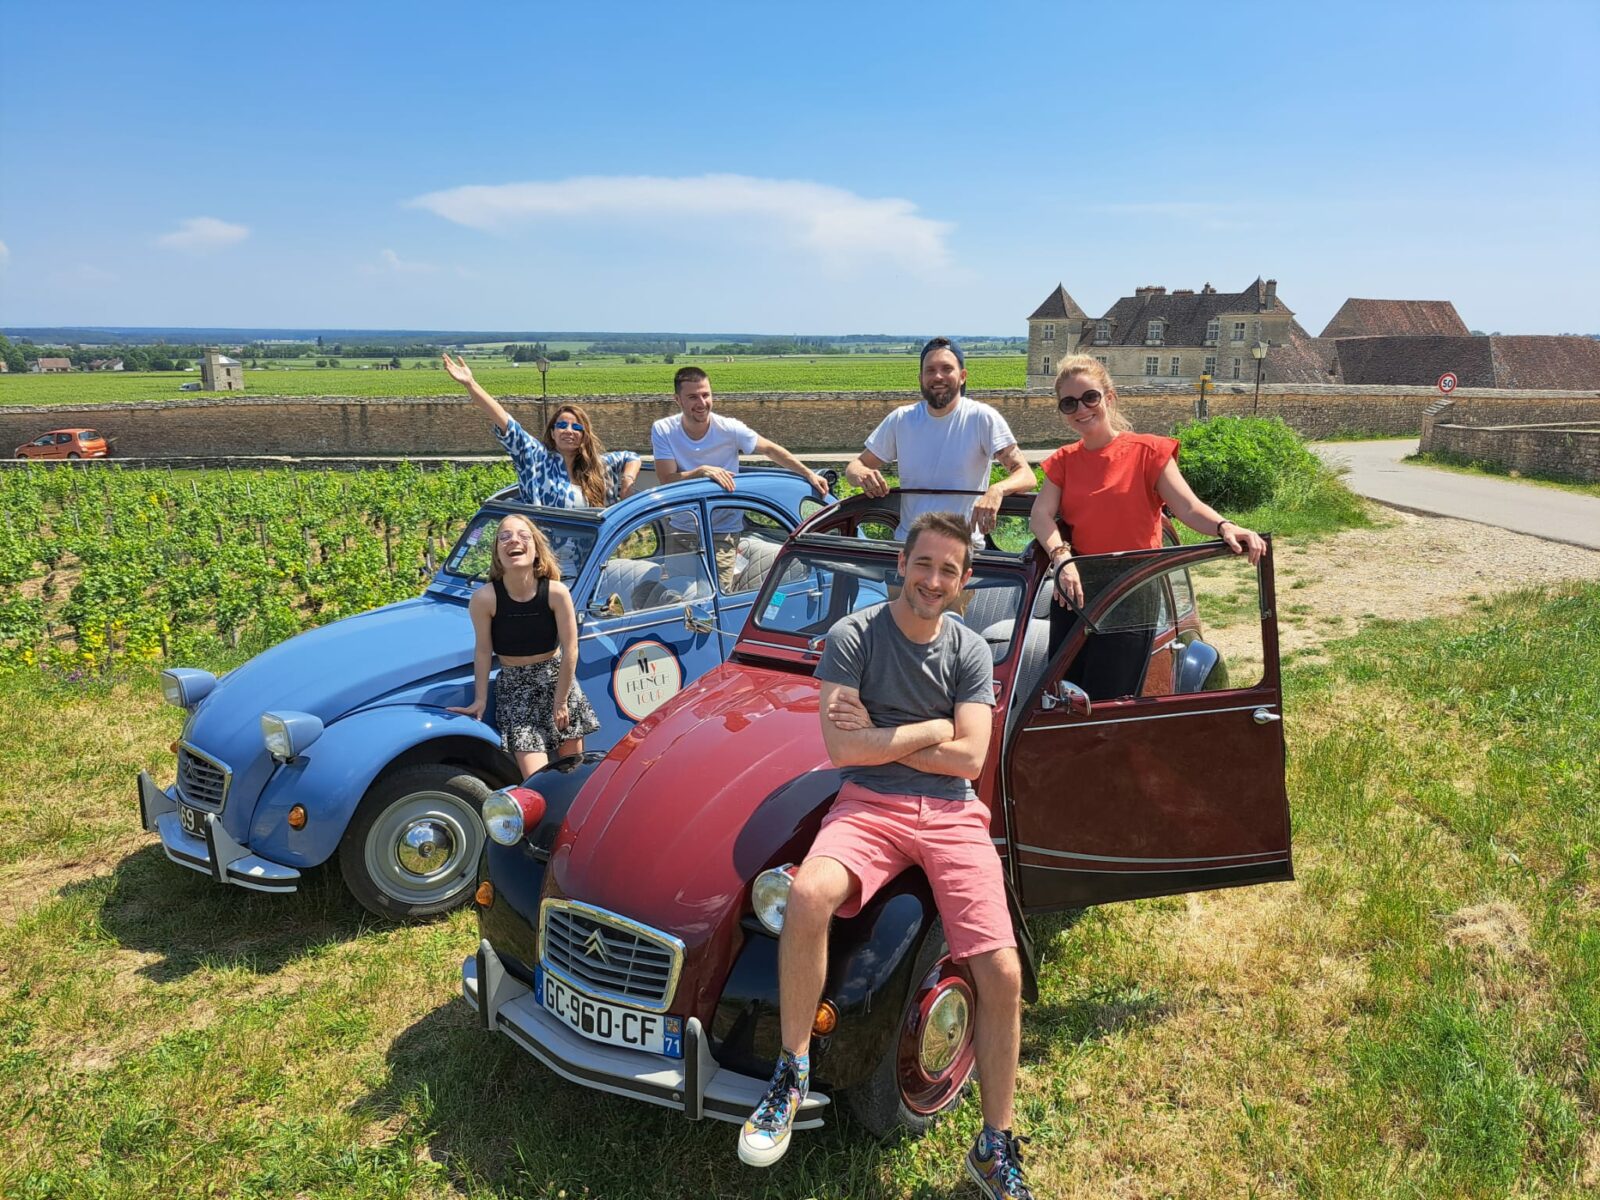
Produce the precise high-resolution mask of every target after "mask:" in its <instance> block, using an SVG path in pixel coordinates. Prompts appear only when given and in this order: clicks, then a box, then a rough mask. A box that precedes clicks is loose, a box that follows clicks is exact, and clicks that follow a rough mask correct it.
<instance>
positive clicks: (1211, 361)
mask: <svg viewBox="0 0 1600 1200" xmlns="http://www.w3.org/2000/svg"><path fill="white" fill-rule="evenodd" d="M1206 374H1207V375H1209V376H1211V378H1213V379H1215V378H1216V377H1217V356H1216V355H1215V354H1208V355H1206Z"/></svg>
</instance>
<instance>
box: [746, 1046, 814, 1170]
mask: <svg viewBox="0 0 1600 1200" xmlns="http://www.w3.org/2000/svg"><path fill="white" fill-rule="evenodd" d="M805 1098H806V1093H805V1089H804V1088H802V1087H801V1086H800V1078H799V1075H798V1074H797V1072H796V1071H795V1065H794V1060H793V1059H792V1058H790V1057H789V1056H788V1055H787V1054H784V1055H782V1056H781V1057H779V1059H778V1065H777V1066H776V1067H775V1068H774V1069H773V1072H772V1082H771V1083H770V1084H768V1085H767V1094H766V1095H765V1096H763V1097H761V1103H760V1104H758V1105H756V1110H755V1112H753V1113H751V1114H750V1119H749V1120H748V1121H746V1122H745V1123H744V1128H743V1129H741V1130H740V1131H739V1161H740V1162H743V1163H745V1164H747V1165H749V1166H752V1167H770V1166H771V1165H772V1164H773V1163H775V1162H777V1161H778V1160H779V1159H780V1158H782V1157H783V1156H784V1154H785V1153H786V1152H787V1151H788V1149H789V1131H790V1130H791V1129H792V1128H793V1127H794V1115H795V1113H797V1112H799V1111H800V1104H801V1102H802V1101H803V1100H804V1099H805Z"/></svg>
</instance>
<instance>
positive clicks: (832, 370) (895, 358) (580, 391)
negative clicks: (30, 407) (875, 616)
mask: <svg viewBox="0 0 1600 1200" xmlns="http://www.w3.org/2000/svg"><path fill="white" fill-rule="evenodd" d="M341 361H342V360H341ZM402 361H403V362H407V363H409V362H410V361H411V360H402ZM469 365H470V366H471V367H472V370H473V374H474V376H475V377H476V378H477V380H478V382H479V383H481V384H482V385H483V386H484V388H485V389H487V390H488V391H489V392H490V393H492V394H493V395H496V396H511V395H522V396H537V395H539V372H538V370H537V369H536V368H535V367H534V366H533V365H532V364H529V363H524V364H523V365H522V366H520V367H512V366H510V365H508V364H507V363H506V361H505V360H504V359H503V358H500V357H494V358H482V359H473V360H470V363H469ZM686 365H694V366H699V367H702V368H703V369H704V370H705V371H706V372H707V374H708V375H709V376H710V378H711V383H712V386H713V387H714V388H715V389H716V390H717V391H719V392H763V391H774V392H807V391H823V392H826V391H843V392H860V391H903V392H908V393H912V394H914V393H915V392H916V387H917V359H916V356H915V355H880V354H870V355H869V354H851V355H819V356H818V357H816V358H814V359H812V358H744V357H738V358H734V359H733V360H732V361H731V362H724V361H723V360H721V359H719V358H715V357H712V356H707V357H705V358H695V357H691V356H688V355H679V356H678V361H677V362H676V363H675V364H672V363H664V362H661V361H659V360H658V361H654V362H643V363H631V364H630V363H624V362H623V361H622V360H620V359H617V358H610V359H604V358H602V359H595V360H588V359H585V360H583V365H582V366H579V365H577V362H576V361H573V362H564V363H552V364H551V367H550V371H549V374H548V376H547V379H546V382H547V384H548V386H549V392H550V395H552V396H606V395H635V394H647V395H654V394H661V395H666V394H668V393H670V392H671V391H672V376H673V373H674V372H676V371H677V370H678V368H679V367H683V366H686ZM1026 365H1027V360H1026V358H1025V357H1024V356H1023V355H1020V354H1012V355H996V356H993V357H973V358H972V359H970V360H969V361H968V364H967V366H968V381H969V383H970V385H971V387H972V388H974V389H975V390H979V391H982V390H985V389H992V388H1020V387H1022V386H1023V384H1024V382H1025V379H1024V375H1025V369H1026ZM199 378H200V376H199V374H198V373H197V372H196V373H193V374H186V373H183V372H173V373H161V374H156V373H135V372H97V373H93V374H90V373H86V372H72V373H70V374H64V375H31V374H21V375H0V404H101V403H109V402H113V401H135V400H179V399H194V398H196V397H197V396H206V395H212V394H213V393H205V392H200V393H195V392H180V391H179V390H178V385H179V384H181V383H189V382H195V381H198V380H199ZM245 389H246V392H245V394H246V395H249V396H459V395H463V394H464V393H463V391H462V389H461V387H460V386H459V385H458V384H456V383H454V382H453V381H452V380H451V379H449V378H448V377H447V376H446V375H445V374H444V372H443V371H442V370H433V369H424V370H413V369H411V368H410V367H409V366H407V367H406V368H405V369H402V370H398V371H371V370H368V371H362V370H359V369H357V368H354V367H350V366H339V367H337V368H334V367H328V368H322V369H318V368H316V367H315V366H310V367H307V366H305V365H303V361H302V364H301V365H297V366H295V367H292V368H281V367H277V366H275V367H274V369H272V370H270V371H260V370H257V371H253V370H249V369H248V368H247V369H246V370H245ZM217 394H221V395H227V394H228V393H217Z"/></svg>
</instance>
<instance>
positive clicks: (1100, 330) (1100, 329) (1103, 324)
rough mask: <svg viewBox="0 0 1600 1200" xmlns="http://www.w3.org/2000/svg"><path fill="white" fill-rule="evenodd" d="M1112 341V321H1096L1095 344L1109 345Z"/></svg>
mask: <svg viewBox="0 0 1600 1200" xmlns="http://www.w3.org/2000/svg"><path fill="white" fill-rule="evenodd" d="M1110 342H1111V322H1110V321H1096V322H1095V326H1094V344H1095V345H1096V346H1105V345H1109V344H1110Z"/></svg>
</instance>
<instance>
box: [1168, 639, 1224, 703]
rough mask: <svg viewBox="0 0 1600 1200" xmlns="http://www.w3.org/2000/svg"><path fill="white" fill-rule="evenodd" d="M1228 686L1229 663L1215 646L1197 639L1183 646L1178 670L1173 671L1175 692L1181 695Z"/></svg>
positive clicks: (1217, 689)
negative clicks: (1224, 660)
mask: <svg viewBox="0 0 1600 1200" xmlns="http://www.w3.org/2000/svg"><path fill="white" fill-rule="evenodd" d="M1227 686H1228V664H1227V663H1225V662H1223V660H1222V655H1221V654H1219V653H1218V652H1217V648H1216V647H1215V646H1213V645H1211V644H1209V643H1207V642H1202V641H1199V640H1196V641H1192V642H1190V643H1189V644H1188V645H1187V646H1185V647H1184V648H1183V652H1182V653H1181V654H1180V655H1179V656H1178V662H1177V670H1176V671H1174V672H1173V682H1172V690H1173V691H1174V692H1176V693H1178V694H1179V695H1183V694H1186V693H1189V692H1215V691H1220V690H1222V689H1224V688H1226V687H1227Z"/></svg>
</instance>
